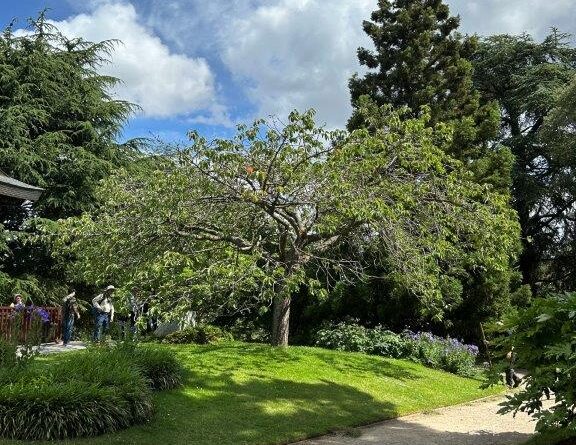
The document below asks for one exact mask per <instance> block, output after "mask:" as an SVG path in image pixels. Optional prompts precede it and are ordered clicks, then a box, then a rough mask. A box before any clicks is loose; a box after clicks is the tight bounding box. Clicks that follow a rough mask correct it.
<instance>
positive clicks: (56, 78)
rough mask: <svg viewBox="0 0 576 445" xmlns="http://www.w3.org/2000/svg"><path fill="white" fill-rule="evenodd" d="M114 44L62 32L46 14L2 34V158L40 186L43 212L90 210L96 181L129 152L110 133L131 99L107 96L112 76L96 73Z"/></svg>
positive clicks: (23, 177) (10, 171) (18, 175)
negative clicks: (26, 29)
mask: <svg viewBox="0 0 576 445" xmlns="http://www.w3.org/2000/svg"><path fill="white" fill-rule="evenodd" d="M114 44H115V42H113V41H105V42H100V43H92V42H87V41H85V40H83V39H81V38H67V37H65V36H64V35H63V34H62V33H61V32H60V31H59V30H58V29H57V28H55V27H54V26H53V25H51V24H49V23H48V22H47V20H46V18H45V16H44V14H41V15H40V16H39V17H38V18H37V19H36V20H31V21H30V29H29V32H28V33H25V34H15V33H13V31H12V28H11V26H9V27H8V28H6V29H5V30H4V32H3V34H2V36H1V37H0V72H1V73H2V79H3V81H2V84H1V85H0V98H1V99H0V160H1V163H0V164H1V165H2V170H3V171H4V172H5V173H7V174H8V175H11V176H14V177H16V178H17V179H20V180H22V181H25V182H28V183H30V184H33V185H37V186H40V187H43V188H45V189H46V190H45V192H44V193H43V194H42V197H41V199H40V201H39V202H38V205H37V211H38V212H39V213H40V214H41V215H42V216H45V217H49V218H53V219H56V218H61V217H65V216H69V215H77V214H79V213H81V212H82V211H86V210H90V209H92V208H93V206H94V203H95V198H94V190H95V187H96V185H97V182H98V181H99V180H100V179H102V178H104V177H105V176H107V174H108V173H109V172H110V170H111V168H112V167H113V166H114V165H117V164H118V163H121V162H122V161H123V159H126V156H127V155H128V154H130V153H132V150H131V149H130V148H129V147H127V146H126V147H120V146H119V145H118V144H116V143H115V142H114V137H115V136H117V135H118V134H119V132H120V130H121V128H122V125H123V123H124V122H125V120H126V118H127V117H128V115H129V114H130V113H131V111H132V110H133V106H132V105H131V104H129V103H127V102H124V101H119V100H116V99H114V98H112V97H111V96H110V95H109V91H110V89H111V88H112V87H113V86H114V85H116V84H117V83H118V82H119V80H118V79H115V78H113V77H109V76H104V75H100V74H98V73H97V68H98V67H100V66H101V65H102V64H104V63H107V57H108V56H109V55H110V53H111V51H112V50H113V46H114Z"/></svg>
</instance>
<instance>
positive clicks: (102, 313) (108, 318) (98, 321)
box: [92, 285, 116, 341]
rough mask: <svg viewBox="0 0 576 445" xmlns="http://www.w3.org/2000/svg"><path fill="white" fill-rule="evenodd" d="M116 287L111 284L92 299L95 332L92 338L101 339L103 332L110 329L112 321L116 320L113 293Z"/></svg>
mask: <svg viewBox="0 0 576 445" xmlns="http://www.w3.org/2000/svg"><path fill="white" fill-rule="evenodd" d="M115 290H116V288H115V287H114V286H112V285H109V286H107V287H106V289H104V291H103V292H102V293H101V294H98V295H96V296H95V297H94V298H93V299H92V307H93V308H94V334H93V336H92V340H94V341H100V337H101V335H102V332H106V331H107V330H108V326H109V324H110V323H112V322H113V321H114V304H112V293H113V292H114V291H115Z"/></svg>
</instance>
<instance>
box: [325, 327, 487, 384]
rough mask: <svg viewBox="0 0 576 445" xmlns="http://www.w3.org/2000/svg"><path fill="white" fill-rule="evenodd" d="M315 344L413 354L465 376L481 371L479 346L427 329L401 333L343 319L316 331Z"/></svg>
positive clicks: (401, 355) (393, 354)
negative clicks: (433, 333)
mask: <svg viewBox="0 0 576 445" xmlns="http://www.w3.org/2000/svg"><path fill="white" fill-rule="evenodd" d="M314 344H315V345H316V346H321V347H324V348H329V349H336V350H339V351H352V352H364V353H367V354H374V355H381V356H384V357H393V358H409V359H410V360H413V361H415V362H418V363H422V364H423V365H426V366H429V367H431V368H438V369H442V370H444V371H448V372H451V373H454V374H458V375H462V376H473V375H475V374H476V373H477V368H476V355H477V354H478V348H477V347H476V346H474V345H465V344H463V343H461V342H459V341H458V340H456V339H451V338H441V337H437V336H435V335H432V334H430V333H427V332H424V333H419V334H414V333H412V332H410V331H406V332H404V333H402V334H401V335H399V334H395V333H394V332H391V331H388V330H386V329H382V328H380V327H376V328H372V329H370V328H366V327H364V326H361V325H359V324H356V323H345V322H341V323H337V324H332V325H328V326H325V327H324V328H321V329H319V330H318V331H317V332H316V333H315V335H314Z"/></svg>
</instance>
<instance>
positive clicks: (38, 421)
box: [0, 348, 153, 440]
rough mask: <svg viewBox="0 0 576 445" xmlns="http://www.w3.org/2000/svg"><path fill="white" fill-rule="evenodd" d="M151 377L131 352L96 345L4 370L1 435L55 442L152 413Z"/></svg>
mask: <svg viewBox="0 0 576 445" xmlns="http://www.w3.org/2000/svg"><path fill="white" fill-rule="evenodd" d="M152 414H153V405H152V395H151V391H150V388H149V385H148V379H147V378H146V377H145V376H144V374H143V372H142V370H141V368H140V367H139V366H138V365H137V363H136V361H135V360H133V359H132V358H131V357H130V356H129V355H127V354H124V353H118V352H115V351H113V350H108V349H105V348H104V349H102V350H98V349H94V350H90V351H85V352H78V353H71V354H68V355H67V356H62V357H61V358H59V360H58V361H54V362H50V363H35V364H33V365H32V366H29V367H26V368H23V369H21V371H20V372H18V373H14V372H12V370H10V369H7V368H4V369H2V370H0V436H1V437H4V438H10V439H19V440H56V439H67V438H74V437H83V436H95V435H99V434H103V433H108V432H113V431H117V430H120V429H123V428H127V427H129V426H131V425H134V424H138V423H143V422H146V421H148V420H150V418H151V417H152Z"/></svg>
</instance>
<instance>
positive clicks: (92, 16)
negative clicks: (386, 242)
mask: <svg viewBox="0 0 576 445" xmlns="http://www.w3.org/2000/svg"><path fill="white" fill-rule="evenodd" d="M376 3H377V1H376V0H4V1H3V4H2V8H1V9H0V23H2V25H6V24H8V23H9V22H10V21H11V20H12V19H13V18H17V19H18V22H17V27H23V26H25V21H26V18H28V17H31V16H35V15H36V14H37V13H38V11H40V10H42V9H44V8H48V9H49V12H48V17H49V18H50V19H51V20H53V21H55V22H56V24H57V26H58V27H59V28H60V29H61V30H62V31H63V32H65V33H66V34H68V35H70V36H74V37H77V36H81V37H84V38H86V39H88V40H92V41H101V40H105V39H120V40H121V41H122V44H121V45H119V46H118V47H117V49H116V52H115V53H114V56H113V59H112V63H111V64H110V65H107V66H105V67H103V68H102V70H103V72H105V73H107V74H112V75H114V76H116V77H119V78H121V79H122V80H123V82H124V83H123V85H122V86H121V87H119V88H118V90H117V91H115V92H114V94H115V95H116V96H117V97H120V98H123V99H128V100H131V101H133V102H135V103H138V104H139V105H140V106H141V107H142V111H141V112H140V113H139V114H137V115H136V116H134V117H133V118H132V119H131V120H130V122H129V123H128V125H127V126H126V129H125V134H124V138H131V137H142V136H144V137H147V136H156V137H159V138H161V139H164V140H168V141H183V140H185V137H186V132H187V131H189V130H191V129H197V130H199V131H200V132H201V133H202V134H204V135H205V136H207V137H209V138H210V137H215V136H229V135H231V134H233V132H234V130H233V129H234V126H235V125H236V124H237V123H239V122H243V121H247V120H251V119H253V118H255V117H266V116H268V115H272V114H274V115H278V116H280V117H282V116H286V115H287V113H288V112H290V111H291V110H292V109H295V108H296V109H299V110H304V109H307V108H315V109H316V110H317V118H318V121H319V122H321V123H325V124H326V125H327V126H329V127H341V126H343V125H344V124H345V121H346V119H347V117H348V116H349V114H350V104H349V97H348V89H347V80H348V78H349V77H350V75H351V74H352V73H354V72H356V71H358V70H359V66H358V64H357V61H356V56H355V53H356V48H357V47H358V46H369V45H370V42H369V41H368V40H367V38H366V36H365V35H364V34H363V32H362V29H361V23H362V20H363V19H366V18H368V17H369V15H370V12H371V11H372V10H373V9H375V7H376ZM448 3H449V4H450V7H451V10H452V12H453V13H454V14H459V15H460V16H461V29H462V31H464V32H466V33H479V34H482V35H487V34H493V33H512V34H518V33H521V32H528V33H530V34H532V35H534V36H536V37H537V38H541V37H542V36H544V35H545V34H546V33H547V32H548V30H549V29H550V28H551V27H553V26H555V27H558V28H559V29H560V30H562V31H565V32H570V33H574V34H576V1H574V0H448Z"/></svg>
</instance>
